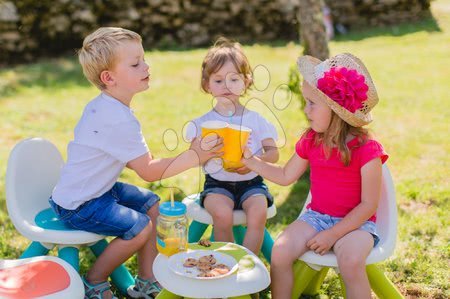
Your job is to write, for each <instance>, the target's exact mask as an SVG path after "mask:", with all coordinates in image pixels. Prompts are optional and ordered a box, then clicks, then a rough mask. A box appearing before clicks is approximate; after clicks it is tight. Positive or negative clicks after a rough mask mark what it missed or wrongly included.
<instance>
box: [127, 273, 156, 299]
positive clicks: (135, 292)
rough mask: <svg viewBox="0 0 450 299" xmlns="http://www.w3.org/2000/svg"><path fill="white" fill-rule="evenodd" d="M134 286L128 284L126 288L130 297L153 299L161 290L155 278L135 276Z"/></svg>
mask: <svg viewBox="0 0 450 299" xmlns="http://www.w3.org/2000/svg"><path fill="white" fill-rule="evenodd" d="M134 281H135V284H134V286H130V287H129V288H128V290H127V293H128V295H129V296H130V297H131V298H145V299H153V298H156V296H158V294H159V292H161V290H162V287H161V285H160V284H159V282H157V281H156V280H154V281H150V280H146V279H141V278H139V277H137V276H136V278H135V280H134Z"/></svg>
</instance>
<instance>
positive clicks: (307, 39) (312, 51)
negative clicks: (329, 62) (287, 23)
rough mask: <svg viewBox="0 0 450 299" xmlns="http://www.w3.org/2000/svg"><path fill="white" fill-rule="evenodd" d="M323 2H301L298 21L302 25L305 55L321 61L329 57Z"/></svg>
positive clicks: (320, 0)
mask: <svg viewBox="0 0 450 299" xmlns="http://www.w3.org/2000/svg"><path fill="white" fill-rule="evenodd" d="M322 1H323V0H300V6H299V10H298V14H297V19H298V21H299V24H300V42H301V44H302V45H303V49H304V51H303V54H304V55H311V56H314V57H316V58H318V59H320V60H325V59H327V58H328V57H329V55H330V51H329V50H328V41H327V36H326V31H325V25H324V23H323V14H322V8H323V5H324V4H323V2H322Z"/></svg>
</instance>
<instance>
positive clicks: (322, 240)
mask: <svg viewBox="0 0 450 299" xmlns="http://www.w3.org/2000/svg"><path fill="white" fill-rule="evenodd" d="M297 64H298V68H299V71H300V73H301V74H302V76H303V83H302V93H303V97H304V98H305V100H306V106H305V108H304V111H305V114H306V117H307V119H308V121H309V125H310V126H309V128H308V129H307V130H306V131H305V132H304V133H303V134H302V136H301V137H300V140H299V141H298V142H297V144H296V147H295V153H294V154H293V155H292V157H291V159H290V160H289V161H288V162H287V164H286V165H284V166H278V165H274V164H269V163H266V162H264V161H261V160H260V159H258V158H257V157H255V156H251V153H250V152H249V151H246V153H245V159H243V162H244V164H245V165H246V166H247V167H248V168H250V169H251V170H253V171H255V172H256V173H259V174H260V175H261V176H263V177H265V178H266V179H268V180H270V181H273V182H275V183H277V184H280V185H289V184H292V183H294V182H296V181H297V180H298V179H299V178H300V177H301V175H302V174H303V173H304V172H305V171H306V169H307V167H308V166H309V167H310V170H311V171H310V179H311V194H312V200H311V203H310V204H309V205H308V206H307V212H305V213H304V214H302V215H301V216H300V217H299V218H298V219H297V220H296V221H294V222H293V223H291V224H290V225H289V226H288V227H287V229H286V230H285V231H284V232H283V233H282V234H281V235H280V236H279V237H278V239H277V240H276V242H275V245H274V247H273V251H272V264H271V277H272V297H273V298H277V299H280V298H291V292H292V286H293V273H292V265H293V263H294V262H295V261H296V260H297V259H298V258H299V257H300V256H301V255H303V253H305V252H306V251H307V250H313V251H315V252H316V253H318V254H321V255H323V254H325V253H326V252H327V251H329V250H334V252H335V254H336V256H337V259H338V265H339V270H340V273H341V276H342V279H343V281H344V284H345V288H346V294H347V296H348V298H371V293H370V285H369V281H368V278H367V274H366V271H365V260H366V258H367V256H368V255H369V253H370V251H371V249H372V247H374V246H376V244H377V242H378V240H379V239H378V235H377V232H376V228H375V222H376V215H375V212H376V209H377V205H378V200H379V198H380V193H381V165H382V164H383V163H384V162H385V161H386V160H387V158H388V155H387V154H386V153H385V151H384V149H383V147H382V146H381V144H380V143H378V142H377V141H376V140H374V139H373V138H372V137H371V136H370V135H369V133H368V131H367V129H365V128H363V126H364V125H366V124H368V123H369V122H371V121H372V117H371V115H370V111H371V110H372V108H373V107H374V106H375V105H376V104H377V102H378V95H377V91H376V89H375V85H374V83H373V81H372V78H371V77H370V75H369V72H368V71H367V69H366V67H365V66H364V64H363V63H362V62H361V60H359V59H358V58H356V57H355V56H353V55H351V54H339V55H336V56H334V57H332V58H330V59H327V60H325V61H320V60H318V59H316V58H314V57H311V56H303V57H300V58H299V59H298V61H297Z"/></svg>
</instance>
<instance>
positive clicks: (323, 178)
mask: <svg viewBox="0 0 450 299" xmlns="http://www.w3.org/2000/svg"><path fill="white" fill-rule="evenodd" d="M315 134H316V132H314V131H311V132H309V133H308V134H307V135H306V136H303V137H302V138H300V140H299V141H298V142H297V144H296V146H295V151H296V153H297V154H298V155H299V156H300V158H302V159H305V160H308V161H309V164H310V179H311V195H312V200H311V203H310V204H309V205H308V206H307V208H309V209H311V210H313V211H316V212H319V213H322V214H327V215H330V216H334V217H345V216H346V215H347V214H348V213H349V212H350V211H351V210H352V209H353V208H354V207H356V206H357V205H358V204H359V203H360V202H361V168H362V167H363V166H364V165H365V164H366V163H367V162H369V161H371V160H373V159H375V158H380V159H381V162H382V163H384V162H386V160H387V159H388V155H387V154H386V152H385V151H384V149H383V147H382V145H381V144H380V143H378V142H377V141H375V140H372V139H369V140H367V141H366V142H365V143H364V144H362V145H360V146H358V138H356V137H355V138H354V139H352V140H350V141H349V142H348V143H347V145H348V147H349V149H350V150H351V160H350V164H349V165H348V166H344V164H343V163H342V162H341V159H340V156H339V152H338V150H337V149H336V148H333V149H332V151H331V155H330V158H328V159H327V158H326V157H325V153H324V151H323V145H322V144H319V145H318V146H315V145H314V136H315ZM369 220H371V221H375V220H376V216H375V215H373V216H372V217H370V219H369Z"/></svg>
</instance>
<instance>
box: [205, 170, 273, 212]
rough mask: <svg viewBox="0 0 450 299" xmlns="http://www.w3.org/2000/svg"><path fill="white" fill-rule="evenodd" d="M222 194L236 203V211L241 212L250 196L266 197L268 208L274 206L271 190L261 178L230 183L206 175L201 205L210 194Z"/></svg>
mask: <svg viewBox="0 0 450 299" xmlns="http://www.w3.org/2000/svg"><path fill="white" fill-rule="evenodd" d="M210 193H214V194H222V195H225V196H226V197H229V198H231V199H232V200H233V202H234V209H235V210H241V209H242V204H243V202H244V201H245V200H247V199H248V198H249V197H250V196H253V195H260V194H261V195H264V196H265V197H266V198H267V206H268V207H270V206H271V205H273V196H272V195H271V194H270V193H269V188H267V186H266V184H264V182H263V178H262V177H261V176H259V175H258V176H256V177H255V178H253V179H251V180H248V181H238V182H228V181H218V180H216V179H215V178H213V177H212V176H210V175H208V174H207V175H206V180H205V185H204V187H203V191H202V193H201V194H200V205H201V206H202V207H203V206H204V201H205V198H206V196H207V195H208V194H210Z"/></svg>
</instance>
